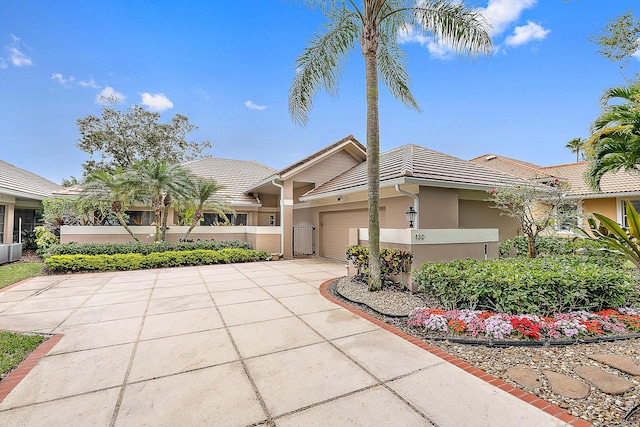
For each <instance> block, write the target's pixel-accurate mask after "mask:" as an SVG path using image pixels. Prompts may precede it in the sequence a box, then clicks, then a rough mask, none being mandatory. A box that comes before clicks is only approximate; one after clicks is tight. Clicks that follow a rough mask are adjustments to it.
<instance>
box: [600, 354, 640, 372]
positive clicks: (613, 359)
mask: <svg viewBox="0 0 640 427" xmlns="http://www.w3.org/2000/svg"><path fill="white" fill-rule="evenodd" d="M588 357H589V359H591V360H595V361H596V362H600V363H603V364H605V365H607V366H611V367H612V368H614V369H617V370H619V371H622V372H624V373H627V374H629V375H634V376H638V375H640V366H638V364H637V363H636V362H635V361H634V360H633V359H632V358H630V357H629V356H622V355H619V354H592V355H589V356H588Z"/></svg>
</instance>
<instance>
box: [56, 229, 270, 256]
mask: <svg viewBox="0 0 640 427" xmlns="http://www.w3.org/2000/svg"><path fill="white" fill-rule="evenodd" d="M188 228H189V227H183V226H172V227H170V228H169V230H168V231H167V233H166V240H167V241H171V242H176V241H178V240H180V239H181V238H182V237H184V234H185V233H186V231H187V229H188ZM131 229H132V231H133V232H134V233H135V234H136V236H137V237H138V239H140V241H141V242H148V243H151V242H153V234H154V232H155V227H152V226H134V227H131ZM189 239H192V240H197V239H201V240H205V239H215V240H242V241H245V242H249V244H250V245H251V247H252V248H253V249H257V250H265V251H267V252H269V253H276V252H277V253H279V252H280V227H244V226H235V227H222V226H199V227H195V228H194V229H193V231H192V232H191V234H190V235H189ZM132 241H133V239H132V238H131V236H130V235H129V233H127V231H126V230H125V229H124V228H123V227H117V226H114V227H76V226H69V225H66V226H62V227H61V229H60V242H61V243H71V242H75V243H126V242H132Z"/></svg>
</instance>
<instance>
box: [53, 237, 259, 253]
mask: <svg viewBox="0 0 640 427" xmlns="http://www.w3.org/2000/svg"><path fill="white" fill-rule="evenodd" d="M227 248H239V249H251V245H249V243H247V242H244V241H242V240H197V241H195V242H158V243H142V242H129V243H66V244H62V245H57V246H53V247H51V248H50V250H49V251H50V253H51V255H116V254H141V255H149V254H151V253H155V252H168V251H175V252H177V251H193V250H198V249H204V250H211V251H217V250H220V249H227Z"/></svg>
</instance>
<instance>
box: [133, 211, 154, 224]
mask: <svg viewBox="0 0 640 427" xmlns="http://www.w3.org/2000/svg"><path fill="white" fill-rule="evenodd" d="M125 213H126V214H127V215H128V216H129V220H128V221H127V225H151V224H153V222H154V221H155V220H156V218H155V215H154V213H153V211H126V212H125Z"/></svg>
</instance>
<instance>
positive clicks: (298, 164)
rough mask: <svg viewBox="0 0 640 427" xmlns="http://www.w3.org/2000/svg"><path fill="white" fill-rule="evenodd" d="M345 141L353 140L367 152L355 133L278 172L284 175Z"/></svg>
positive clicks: (352, 141)
mask: <svg viewBox="0 0 640 427" xmlns="http://www.w3.org/2000/svg"><path fill="white" fill-rule="evenodd" d="M345 142H351V143H353V144H354V145H355V146H356V147H358V148H359V149H361V150H362V151H363V152H365V151H366V148H365V147H364V145H362V144H361V143H360V141H358V140H357V139H356V138H355V137H354V136H353V135H349V136H347V137H345V138H342V139H341V140H340V141H336V142H335V143H333V144H331V145H329V146H327V147H325V148H323V149H322V150H320V151H316V152H315V153H313V154H311V155H309V156H307V157H305V158H304V159H302V160H299V161H297V162H295V163H293V164H292V165H289V166H287V167H285V168H284V169H282V170H280V171H279V172H278V175H280V176H282V175H284V174H286V173H287V172H289V171H292V170H294V169H295V168H297V167H300V166H302V165H304V164H305V163H309V162H310V161H311V160H313V159H315V158H317V157H320V156H321V155H323V154H324V153H327V152H329V151H331V150H333V149H334V148H337V147H339V146H340V145H342V144H344V143H345Z"/></svg>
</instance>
